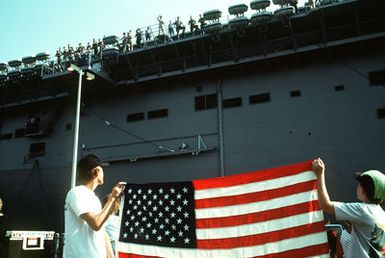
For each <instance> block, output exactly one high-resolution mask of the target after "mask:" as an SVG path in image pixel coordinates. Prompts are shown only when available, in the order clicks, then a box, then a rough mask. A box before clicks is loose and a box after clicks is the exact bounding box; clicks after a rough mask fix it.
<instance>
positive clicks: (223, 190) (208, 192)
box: [195, 171, 315, 200]
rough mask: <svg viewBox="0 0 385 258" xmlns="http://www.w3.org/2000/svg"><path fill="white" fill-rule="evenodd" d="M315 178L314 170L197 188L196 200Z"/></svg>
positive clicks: (259, 189)
mask: <svg viewBox="0 0 385 258" xmlns="http://www.w3.org/2000/svg"><path fill="white" fill-rule="evenodd" d="M314 179H315V175H314V172H313V171H305V172H303V173H300V174H296V175H291V176H285V177H280V178H276V179H271V180H264V181H260V182H254V183H249V184H241V185H236V186H229V187H219V188H209V189H204V190H195V200H200V199H206V198H214V197H225V196H234V195H240V194H247V193H254V192H260V191H266V190H272V189H277V188H281V187H285V186H289V185H293V184H298V183H302V182H308V181H311V180H314Z"/></svg>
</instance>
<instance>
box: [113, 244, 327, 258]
mask: <svg viewBox="0 0 385 258" xmlns="http://www.w3.org/2000/svg"><path fill="white" fill-rule="evenodd" d="M327 253H329V246H328V244H327V243H324V244H319V245H312V246H307V247H303V248H300V249H294V250H288V251H284V252H279V253H274V254H267V255H262V256H254V257H253V258H262V257H263V258H281V257H285V258H298V257H308V256H315V255H321V254H327ZM118 257H119V258H161V257H160V256H146V255H137V254H125V253H120V252H119V255H118Z"/></svg>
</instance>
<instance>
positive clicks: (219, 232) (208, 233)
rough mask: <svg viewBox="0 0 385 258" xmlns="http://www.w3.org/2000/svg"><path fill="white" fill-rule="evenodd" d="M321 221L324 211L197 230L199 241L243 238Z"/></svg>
mask: <svg viewBox="0 0 385 258" xmlns="http://www.w3.org/2000/svg"><path fill="white" fill-rule="evenodd" d="M319 221H323V214H322V211H314V212H309V213H303V214H299V215H294V216H290V217H285V218H281V219H274V220H269V221H265V222H258V223H253V224H245V225H239V226H232V227H224V228H205V229H197V230H196V234H197V239H199V240H206V239H221V238H229V237H242V236H249V235H256V234H263V233H268V232H272V231H277V230H283V229H288V228H291V227H296V226H302V225H306V224H309V223H316V222H319Z"/></svg>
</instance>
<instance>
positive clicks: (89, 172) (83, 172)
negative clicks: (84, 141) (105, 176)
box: [77, 154, 109, 182]
mask: <svg viewBox="0 0 385 258" xmlns="http://www.w3.org/2000/svg"><path fill="white" fill-rule="evenodd" d="M108 165H109V164H108V163H104V162H103V161H102V160H101V159H100V158H99V157H98V156H96V155H94V154H89V155H87V156H85V157H83V158H81V159H80V160H79V162H78V165H77V169H78V173H77V177H78V179H79V181H81V182H88V181H90V180H91V179H92V178H93V170H94V168H96V167H98V166H102V167H105V166H108Z"/></svg>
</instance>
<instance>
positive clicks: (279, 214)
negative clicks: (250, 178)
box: [196, 200, 320, 228]
mask: <svg viewBox="0 0 385 258" xmlns="http://www.w3.org/2000/svg"><path fill="white" fill-rule="evenodd" d="M318 210H320V207H319V205H318V201H317V200H315V201H310V202H304V203H299V204H295V205H291V206H285V207H282V208H277V209H271V210H267V211H261V212H255V213H250V214H245V215H238V216H230V217H221V218H209V219H197V220H196V228H220V227H228V226H238V225H243V224H251V223H257V222H262V221H268V220H273V219H280V218H285V217H288V216H293V215H297V214H302V213H307V212H312V211H318Z"/></svg>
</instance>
